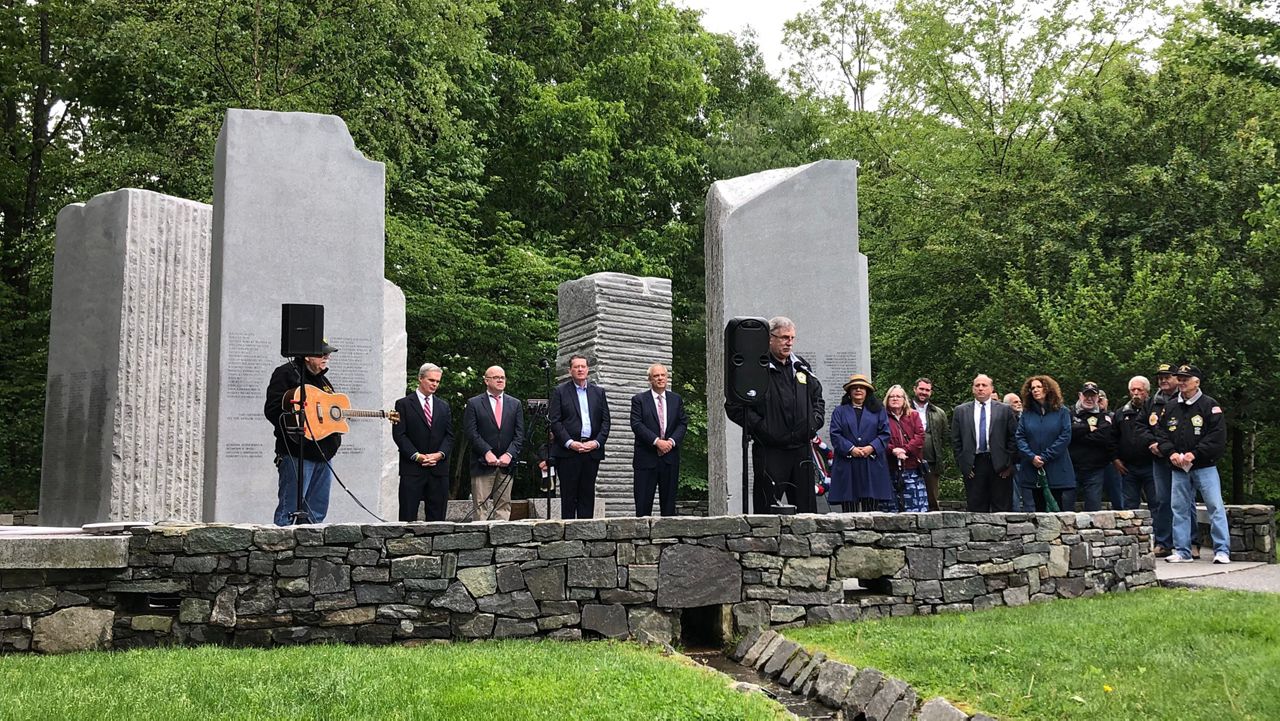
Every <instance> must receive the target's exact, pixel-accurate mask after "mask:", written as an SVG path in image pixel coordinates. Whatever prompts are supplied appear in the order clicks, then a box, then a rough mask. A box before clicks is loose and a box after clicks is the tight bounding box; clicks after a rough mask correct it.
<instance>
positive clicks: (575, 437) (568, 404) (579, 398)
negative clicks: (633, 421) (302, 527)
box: [547, 355, 609, 520]
mask: <svg viewBox="0 0 1280 721" xmlns="http://www.w3.org/2000/svg"><path fill="white" fill-rule="evenodd" d="M589 372H590V368H589V366H588V365H587V359H586V357H585V356H580V355H575V356H572V357H570V358H569V380H567V381H565V382H564V383H561V384H560V385H558V386H556V392H555V393H554V394H553V395H552V398H551V407H550V408H549V409H548V410H547V416H548V420H549V421H550V422H551V432H552V433H553V434H555V443H554V444H553V448H552V451H551V453H552V456H553V457H554V458H555V459H556V471H557V473H558V474H559V476H560V517H561V518H563V519H565V520H569V519H573V518H591V517H592V515H593V514H594V512H595V504H596V474H597V473H598V472H599V471H600V461H602V460H604V444H605V442H606V441H607V440H608V439H609V399H608V398H606V397H605V394H604V389H603V388H601V387H600V386H598V385H596V384H594V383H589V382H587V374H588V373H589Z"/></svg>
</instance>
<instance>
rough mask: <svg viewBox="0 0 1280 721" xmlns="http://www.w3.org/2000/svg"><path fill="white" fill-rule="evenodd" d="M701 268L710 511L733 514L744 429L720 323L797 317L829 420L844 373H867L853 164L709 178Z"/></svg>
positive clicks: (863, 266)
mask: <svg viewBox="0 0 1280 721" xmlns="http://www.w3.org/2000/svg"><path fill="white" fill-rule="evenodd" d="M706 269H707V275H706V286H707V453H708V456H709V458H708V463H707V467H708V476H709V477H708V479H707V481H708V489H709V509H710V513H711V514H712V515H717V514H726V513H740V512H741V509H742V499H741V495H742V480H741V479H742V475H741V474H742V445H741V444H742V440H741V439H742V436H741V432H740V429H739V428H738V426H737V425H734V424H733V423H730V422H729V420H728V418H726V417H725V414H724V387H725V377H724V328H725V323H727V322H728V321H729V319H730V318H733V317H734V316H759V317H763V318H766V319H768V318H771V317H773V316H777V315H782V316H787V317H789V318H791V319H792V320H793V321H795V324H796V343H795V348H794V352H795V353H796V354H797V355H800V356H803V357H804V358H806V359H807V360H808V361H809V362H810V363H811V364H812V365H813V368H814V372H815V373H816V374H817V376H818V379H819V380H820V381H822V387H823V395H824V397H825V399H826V402H827V418H828V419H830V417H831V411H832V409H833V408H834V407H835V406H836V404H838V403H839V402H840V396H841V395H842V393H843V391H842V390H841V386H842V384H843V383H844V381H846V380H847V379H848V378H849V375H850V374H852V373H867V374H870V371H871V358H870V355H871V350H870V348H871V341H870V335H869V326H870V322H869V318H868V296H867V257H866V256H865V255H863V254H861V253H859V252H858V163H857V161H853V160H822V161H818V162H816V163H810V164H808V165H802V166H800V167H798V168H781V169H777V170H767V171H765V172H762V173H755V174H753V175H747V176H743V177H741V178H734V179H732V180H721V181H718V182H716V183H714V184H712V186H711V190H710V191H709V192H708V193H707V221H706ZM823 436H824V437H825V436H826V430H825V424H824V430H823Z"/></svg>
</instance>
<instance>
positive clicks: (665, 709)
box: [0, 641, 785, 721]
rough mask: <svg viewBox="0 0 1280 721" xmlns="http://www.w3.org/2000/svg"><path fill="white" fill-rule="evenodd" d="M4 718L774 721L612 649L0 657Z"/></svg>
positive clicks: (727, 694)
mask: <svg viewBox="0 0 1280 721" xmlns="http://www.w3.org/2000/svg"><path fill="white" fill-rule="evenodd" d="M0 681H2V682H0V718H3V719H113V720H114V719H164V720H165V721H176V720H178V719H196V720H201V721H207V720H208V719H255V720H256V719H441V720H442V721H443V720H445V719H447V720H449V721H461V720H464V719H476V720H477V721H481V720H483V721H495V720H496V721H517V720H520V719H554V720H556V721H560V720H562V719H637V720H643V721H649V720H650V719H673V720H674V719H724V720H725V721H730V720H733V721H736V720H738V719H780V718H783V717H784V716H785V714H784V713H783V712H782V710H781V708H780V707H778V706H776V705H774V704H772V703H771V702H769V701H767V700H766V699H764V698H763V697H761V696H759V695H758V694H752V695H744V694H740V693H738V692H735V691H732V690H730V689H729V688H728V687H727V686H726V679H725V677H723V676H719V675H716V674H713V673H711V672H709V671H707V670H705V669H702V668H696V667H693V666H691V665H688V664H686V663H682V662H680V661H679V660H677V659H675V658H664V657H663V656H661V655H660V653H659V652H658V651H656V650H653V649H649V648H642V647H640V646H635V645H630V644H620V643H605V642H600V643H560V642H555V641H505V642H481V643H457V644H433V645H429V646H423V647H419V648H402V647H398V646H391V647H387V646H381V647H367V646H366V647H358V646H307V647H294V648H285V649H271V650H263V649H227V648H214V647H203V648H194V649H163V650H145V651H128V652H120V653H80V654H69V655H65V656H43V657H42V656H28V655H23V656H16V655H15V656H7V657H0Z"/></svg>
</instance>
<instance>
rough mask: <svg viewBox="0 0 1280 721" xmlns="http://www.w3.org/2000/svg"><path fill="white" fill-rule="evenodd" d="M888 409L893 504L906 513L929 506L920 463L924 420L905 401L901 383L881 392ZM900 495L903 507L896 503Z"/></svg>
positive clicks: (922, 451)
mask: <svg viewBox="0 0 1280 721" xmlns="http://www.w3.org/2000/svg"><path fill="white" fill-rule="evenodd" d="M884 405H885V409H886V410H888V412H889V476H890V478H892V479H893V485H894V495H895V502H894V505H895V508H894V509H893V510H903V511H907V512H909V513H924V512H925V511H928V510H929V495H928V493H927V492H926V490H925V485H924V477H923V476H922V475H921V472H920V463H921V460H922V458H923V453H924V423H922V422H921V421H920V414H919V413H916V411H915V409H914V408H912V407H911V404H910V403H909V402H908V401H907V392H906V391H905V390H904V389H903V388H902V386H898V385H896V386H893V387H892V388H890V389H889V392H888V393H886V394H885V396H884ZM897 499H901V503H902V507H901V508H900V509H899V508H897V507H896V504H897Z"/></svg>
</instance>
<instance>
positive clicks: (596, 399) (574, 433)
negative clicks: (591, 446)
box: [547, 379, 609, 461]
mask: <svg viewBox="0 0 1280 721" xmlns="http://www.w3.org/2000/svg"><path fill="white" fill-rule="evenodd" d="M587 412H588V413H590V414H591V419H590V420H591V437H590V438H588V439H587V440H589V441H596V442H597V443H599V444H600V447H599V448H596V449H595V450H593V451H591V452H590V453H588V454H587V455H588V456H589V457H591V458H594V459H596V460H597V461H600V460H604V444H605V443H606V442H608V440H609V398H608V397H607V396H606V395H605V392H604V389H603V388H601V387H600V386H598V385H596V384H595V383H587ZM547 421H548V422H549V423H550V425H551V432H552V433H554V434H555V436H556V444H555V447H553V448H552V449H551V455H552V456H554V457H556V458H569V457H571V456H576V455H578V452H577V451H571V450H569V449H568V448H565V444H566V443H568V442H569V441H579V440H582V409H581V408H580V407H579V406H578V391H577V389H576V388H574V383H573V380H572V379H570V380H567V381H565V382H563V383H561V384H560V385H558V386H556V389H555V392H553V393H552V394H551V405H550V407H549V408H548V409H547Z"/></svg>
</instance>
